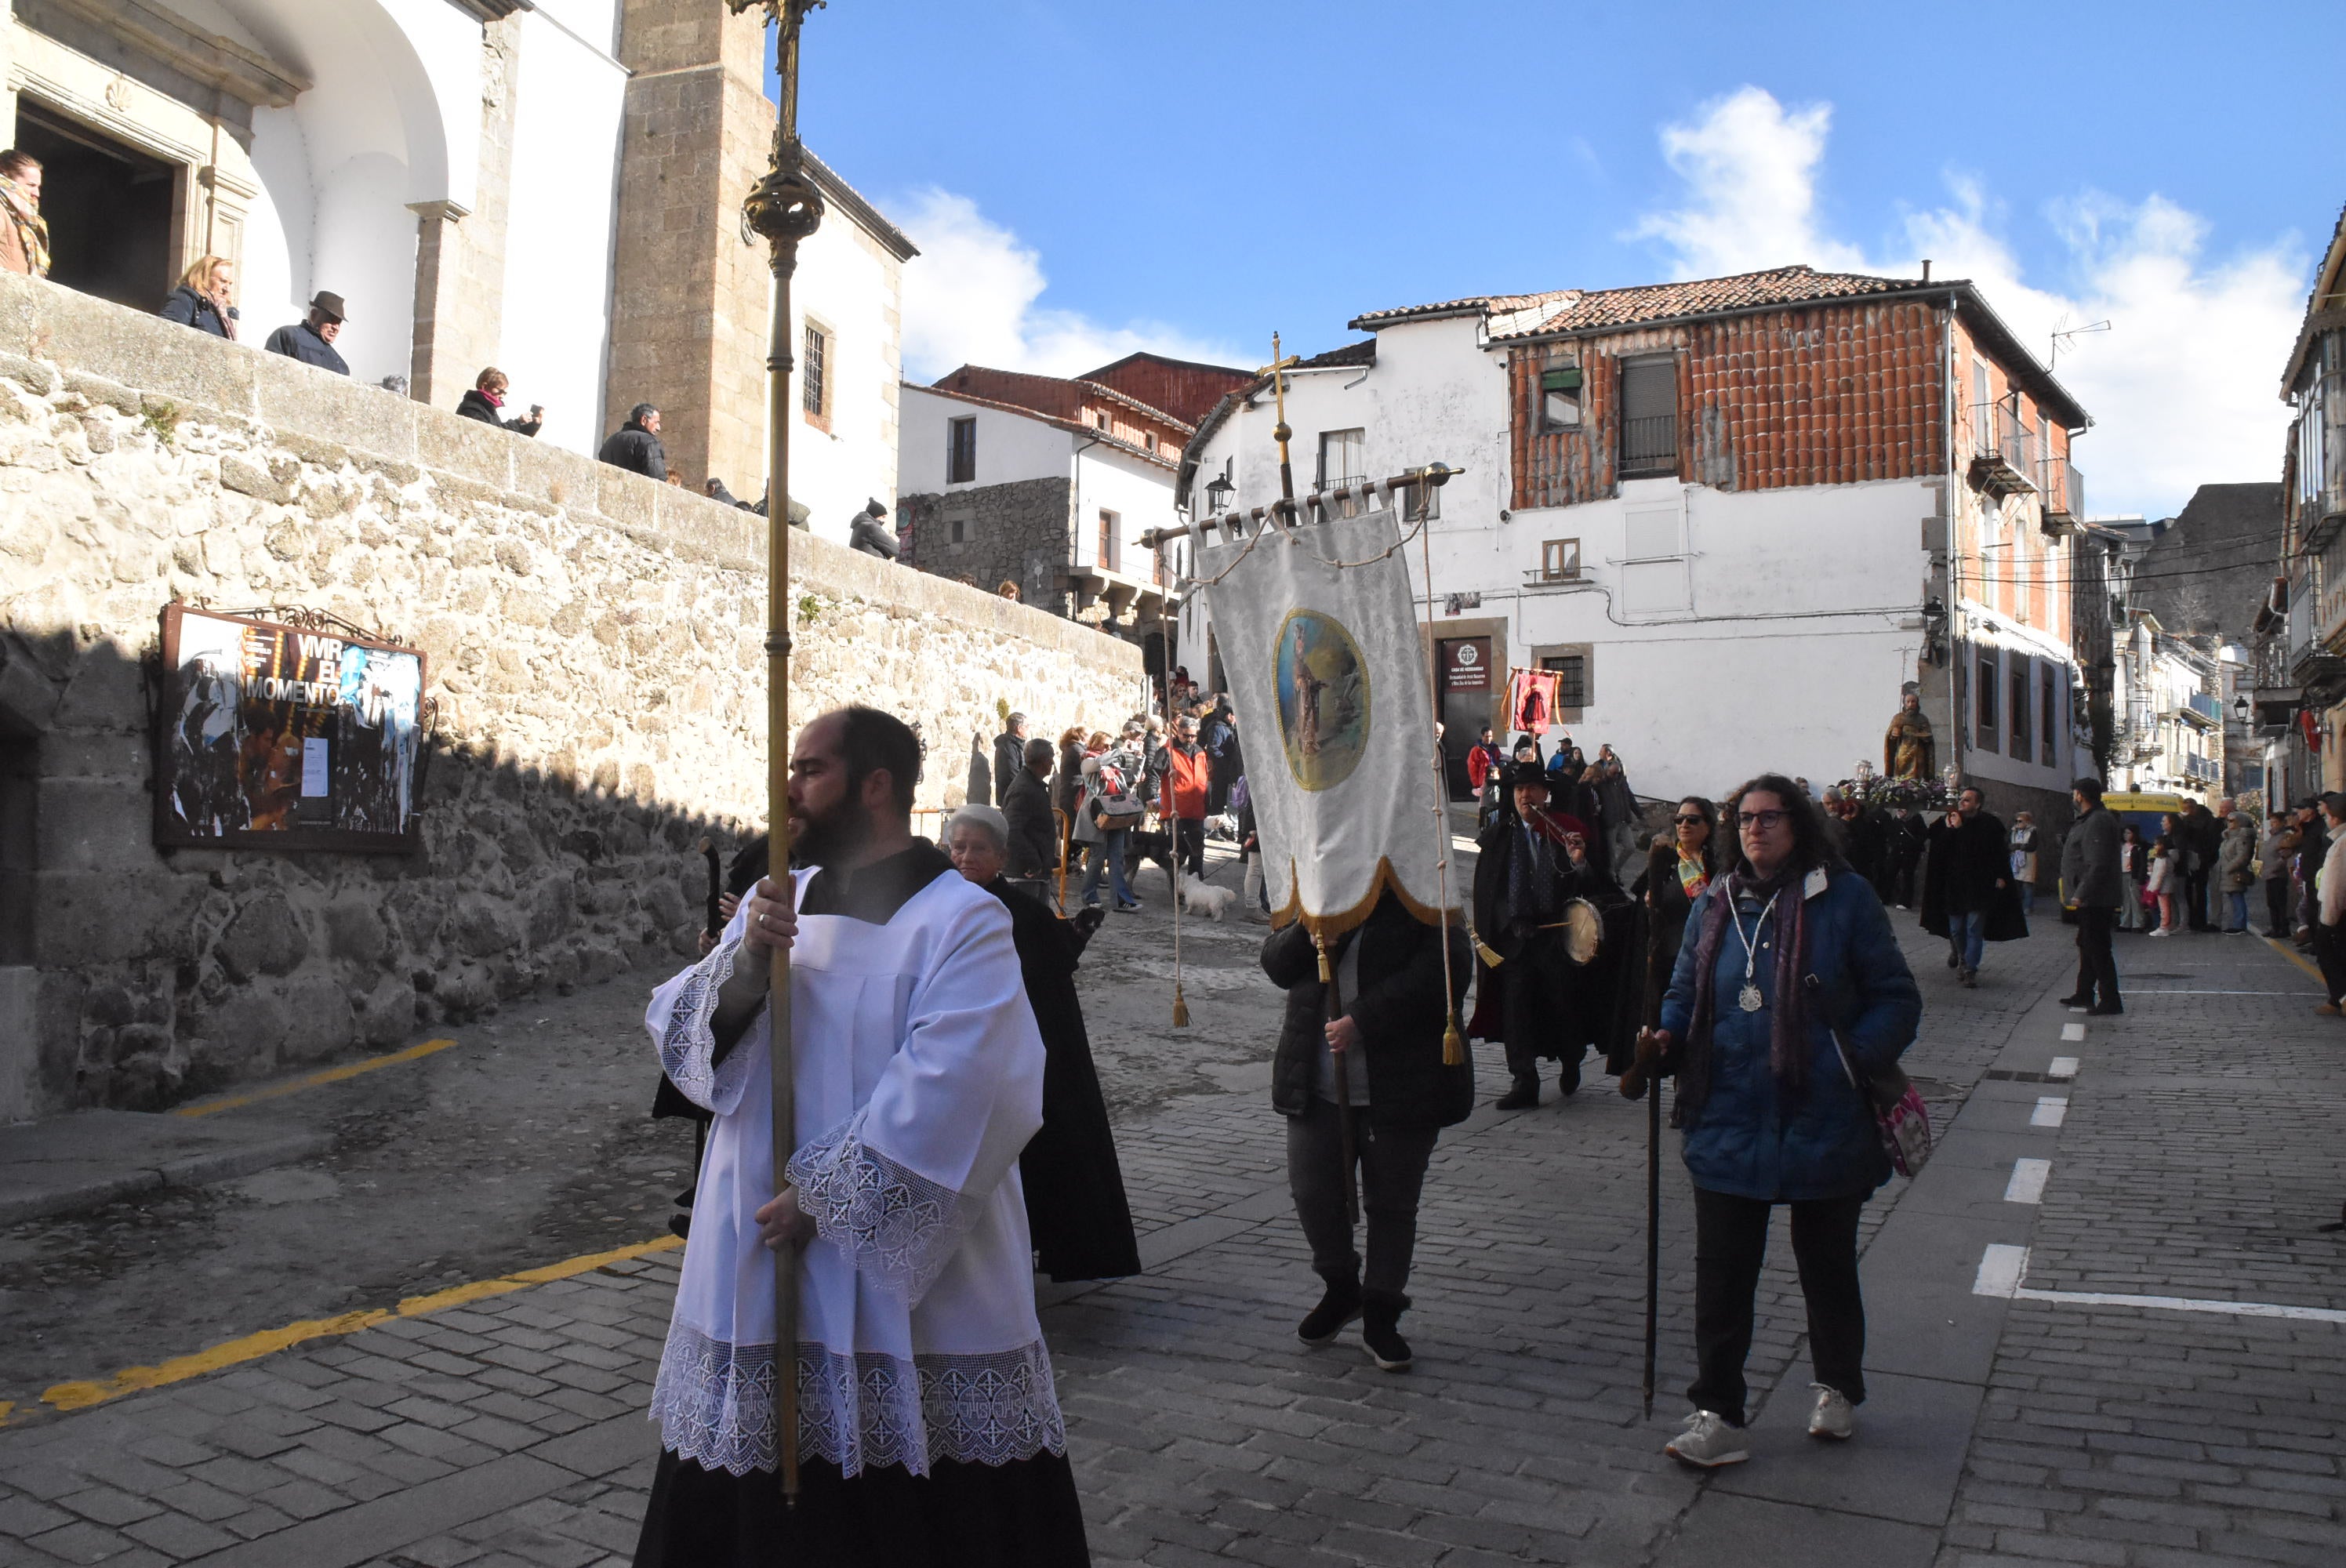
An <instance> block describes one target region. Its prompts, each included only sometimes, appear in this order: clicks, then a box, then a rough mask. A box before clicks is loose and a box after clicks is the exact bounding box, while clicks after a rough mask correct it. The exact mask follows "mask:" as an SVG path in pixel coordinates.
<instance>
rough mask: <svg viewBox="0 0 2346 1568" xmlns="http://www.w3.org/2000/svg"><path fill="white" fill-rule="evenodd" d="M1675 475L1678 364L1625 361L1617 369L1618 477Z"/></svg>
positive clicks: (1676, 464) (1674, 362)
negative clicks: (1618, 406)
mask: <svg viewBox="0 0 2346 1568" xmlns="http://www.w3.org/2000/svg"><path fill="white" fill-rule="evenodd" d="M1677 472H1678V361H1676V360H1630V361H1627V362H1625V363H1624V364H1623V365H1622V366H1621V477H1622V478H1624V479H1637V478H1639V477H1645V478H1653V477H1656V476H1658V475H1664V474H1672V473H1677Z"/></svg>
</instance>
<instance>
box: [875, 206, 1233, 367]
mask: <svg viewBox="0 0 2346 1568" xmlns="http://www.w3.org/2000/svg"><path fill="white" fill-rule="evenodd" d="M895 205H896V207H897V209H900V210H902V211H903V213H904V214H906V216H905V217H904V218H903V219H902V220H901V227H902V228H903V230H904V232H905V233H906V234H908V235H910V236H911V237H912V240H913V244H915V245H917V246H919V247H920V248H921V254H920V255H919V256H918V257H917V258H915V259H914V260H913V261H912V262H910V263H909V264H908V265H907V266H906V267H905V269H904V373H905V374H906V375H907V376H908V377H910V378H911V379H913V380H914V381H933V380H934V379H935V378H936V377H938V376H941V375H943V374H944V373H945V372H947V371H950V370H952V369H954V367H955V366H957V365H963V364H978V365H990V366H993V367H994V368H995V369H998V370H1010V371H1033V372H1038V373H1040V374H1044V375H1056V376H1065V375H1074V374H1076V373H1077V372H1083V371H1087V370H1091V369H1093V368H1095V367H1096V366H1099V365H1104V364H1107V362H1108V361H1111V360H1117V359H1121V358H1122V357H1123V356H1125V355H1126V354H1129V353H1132V352H1135V351H1138V350H1142V349H1149V350H1154V351H1157V352H1158V353H1162V354H1169V355H1172V356H1173V357H1175V358H1177V359H1185V360H1203V361H1212V362H1217V363H1221V364H1239V363H1241V362H1245V361H1242V359H1241V358H1240V356H1239V352H1238V351H1236V350H1233V349H1231V348H1230V347H1229V346H1228V345H1226V344H1222V343H1217V342H1209V341H1205V340H1202V339H1199V338H1195V337H1192V336H1190V335H1188V333H1185V332H1183V331H1180V330H1179V329H1178V328H1176V327H1171V326H1168V325H1166V324H1165V323H1163V322H1161V321H1147V320H1137V321H1127V322H1125V323H1123V324H1122V325H1120V326H1111V325H1109V324H1107V322H1104V321H1094V320H1092V319H1091V318H1090V317H1088V316H1086V315H1084V314H1083V313H1082V312H1080V311H1062V310H1056V309H1053V308H1051V307H1048V306H1041V305H1038V304H1037V303H1036V301H1037V300H1040V299H1041V298H1042V296H1043V291H1044V290H1045V287H1046V286H1047V284H1048V280H1047V279H1045V277H1044V275H1043V258H1042V256H1041V254H1040V253H1039V252H1037V251H1036V250H1035V249H1034V248H1033V247H1032V246H1029V245H1027V244H1025V243H1024V242H1023V241H1021V240H1020V239H1019V238H1018V236H1017V235H1015V234H1014V233H1012V232H1011V231H1010V230H1009V229H1005V228H1003V227H1002V226H1001V225H1000V224H998V223H995V222H994V221H993V220H992V219H988V218H987V217H986V216H985V215H984V213H983V212H980V211H979V210H978V208H977V203H976V202H974V201H972V200H971V199H969V198H968V197H965V196H956V195H954V193H953V192H951V191H947V190H938V189H935V188H930V189H927V190H921V191H916V192H914V193H913V195H912V197H911V198H909V199H907V200H905V201H903V202H900V203H897V204H895Z"/></svg>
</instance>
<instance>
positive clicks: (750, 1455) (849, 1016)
mask: <svg viewBox="0 0 2346 1568" xmlns="http://www.w3.org/2000/svg"><path fill="white" fill-rule="evenodd" d="M918 763H919V751H918V742H917V741H916V740H915V738H913V734H912V732H911V730H910V729H909V728H906V727H905V726H904V725H903V724H902V723H900V722H899V721H898V720H896V719H895V718H892V717H891V716H889V715H887V714H884V713H881V712H879V711H877V710H875V709H872V708H845V709H841V710H839V711H836V712H833V713H829V714H825V715H823V716H822V717H821V718H818V719H816V720H815V721H814V722H812V723H811V724H810V725H808V726H807V727H806V728H805V729H804V730H803V731H802V732H801V736H800V738H799V743H798V747H797V748H796V750H795V751H794V752H793V753H792V756H791V759H790V774H791V778H790V812H791V838H792V840H793V844H794V846H795V848H796V850H797V858H798V859H799V860H800V861H801V864H803V865H807V866H809V867H811V868H812V869H810V870H801V871H797V872H795V873H794V874H793V876H792V878H791V879H790V883H789V884H788V885H778V884H777V882H776V881H773V880H771V879H769V880H767V881H761V882H760V883H759V884H758V886H757V888H756V889H755V890H754V891H752V892H751V894H750V897H749V898H747V899H745V900H744V901H742V904H741V907H740V909H739V911H736V913H735V914H734V917H733V920H732V921H731V922H730V924H729V926H728V927H727V929H726V932H725V935H724V937H723V939H722V940H721V941H720V942H719V943H718V944H717V946H716V947H715V948H714V949H712V950H711V951H710V952H709V955H708V956H707V957H706V958H704V959H703V960H702V961H701V962H699V963H698V964H696V965H694V966H693V967H692V968H691V969H688V970H687V971H686V972H683V973H682V974H679V975H678V976H677V977H676V978H675V979H674V980H671V981H669V982H668V983H667V984H666V985H663V986H662V987H660V989H659V990H658V993H655V994H654V996H653V999H652V1003H651V1008H650V1011H649V1013H648V1015H647V1018H646V1023H647V1024H648V1027H649V1028H650V1030H651V1033H652V1038H653V1039H654V1040H655V1041H656V1042H657V1043H658V1048H659V1055H660V1064H661V1066H662V1069H663V1070H664V1071H665V1072H666V1073H667V1074H668V1077H669V1078H670V1080H672V1081H673V1082H674V1083H675V1084H676V1085H677V1087H678V1089H680V1090H682V1091H683V1092H684V1094H685V1095H687V1096H688V1098H690V1099H691V1100H693V1101H694V1102H695V1103H697V1104H699V1105H704V1106H706V1107H708V1108H709V1110H711V1111H713V1112H715V1113H716V1118H717V1119H716V1121H715V1123H714V1125H713V1126H712V1127H711V1129H710V1133H709V1148H708V1154H707V1157H706V1159H705V1161H704V1163H703V1165H702V1166H701V1170H700V1174H699V1190H698V1195H697V1196H696V1198H695V1201H694V1205H693V1223H692V1235H691V1239H690V1242H689V1244H688V1246H687V1247H686V1249H685V1257H684V1272H683V1278H682V1281H681V1283H680V1284H679V1285H678V1290H677V1301H676V1314H675V1319H674V1321H673V1323H672V1324H671V1326H670V1328H669V1330H668V1348H667V1350H666V1352H665V1354H664V1355H663V1356H662V1357H661V1359H660V1369H659V1379H658V1385H657V1388H656V1389H655V1390H654V1393H653V1396H652V1414H653V1417H654V1419H655V1420H658V1422H659V1423H660V1438H661V1447H662V1449H663V1453H662V1455H661V1460H660V1467H659V1471H658V1475H657V1476H656V1478H655V1481H654V1486H653V1495H652V1499H651V1502H650V1505H649V1508H648V1511H647V1513H646V1517H645V1521H644V1529H643V1535H642V1539H641V1541H640V1542H639V1543H638V1545H637V1557H636V1562H637V1564H638V1565H639V1568H671V1565H672V1568H682V1565H684V1564H687V1563H689V1564H692V1565H693V1568H705V1565H712V1564H713V1565H718V1568H722V1565H724V1564H728V1563H744V1564H746V1563H752V1562H756V1563H767V1562H789V1563H830V1562H838V1563H889V1564H891V1565H892V1568H894V1565H896V1564H904V1563H910V1564H916V1565H918V1564H926V1563H937V1564H940V1565H942V1564H944V1563H954V1564H956V1565H958V1564H964V1563H1002V1564H1005V1565H1008V1564H1018V1565H1021V1568H1025V1565H1030V1564H1050V1565H1054V1568H1056V1565H1057V1564H1061V1563H1067V1564H1075V1563H1087V1562H1088V1561H1089V1558H1088V1555H1087V1553H1086V1551H1085V1548H1084V1543H1083V1522H1082V1516H1081V1514H1080V1512H1078V1510H1077V1505H1076V1493H1075V1486H1074V1478H1073V1473H1072V1471H1070V1470H1069V1468H1068V1466H1067V1461H1066V1427H1065V1423H1064V1421H1063V1420H1062V1419H1061V1416H1060V1412H1059V1407H1058V1400H1057V1397H1056V1393H1055V1391H1054V1390H1053V1388H1052V1381H1051V1364H1050V1358H1049V1355H1048V1353H1047V1352H1046V1351H1045V1348H1044V1344H1043V1334H1042V1329H1041V1326H1040V1324H1039V1322H1038V1321H1037V1319H1036V1317H1035V1292H1034V1278H1033V1272H1032V1270H1033V1255H1032V1251H1031V1248H1030V1244H1029V1241H1028V1237H1027V1229H1026V1215H1025V1200H1024V1197H1023V1196H1022V1194H1021V1192H1020V1188H1019V1185H1018V1169H1017V1162H1018V1156H1019V1152H1020V1150H1021V1149H1023V1148H1024V1147H1025V1144H1026V1142H1027V1140H1028V1139H1029V1138H1030V1137H1031V1136H1032V1135H1034V1133H1035V1129H1036V1128H1037V1127H1038V1126H1040V1125H1041V1124H1042V1084H1043V1061H1044V1053H1043V1044H1042V1040H1041V1037H1040V1035H1039V1034H1038V1033H1036V1030H1035V1019H1034V1014H1033V1012H1032V1010H1031V1009H1030V1008H1029V1006H1028V1004H1027V1002H1026V998H1025V987H1024V983H1023V981H1022V977H1021V974H1020V971H1019V966H1018V957H1017V952H1016V950H1015V947H1014V946H1013V944H1012V940H1011V924H1010V918H1009V915H1008V913H1007V911H1005V909H1004V908H1003V906H1002V903H1001V901H999V900H997V899H995V898H994V897H993V896H991V895H990V894H988V893H986V892H985V891H984V890H983V889H981V888H977V887H974V886H972V885H971V884H970V883H969V882H968V881H965V880H964V879H963V878H962V877H961V876H960V875H959V874H957V873H956V872H955V871H954V869H953V866H952V864H951V862H950V861H949V860H947V859H946V858H945V856H944V854H943V851H941V850H938V849H937V848H936V847H935V846H934V845H933V844H931V843H929V842H928V841H927V840H922V839H915V838H913V836H912V832H911V827H910V809H911V806H912V792H913V779H914V777H915V774H916V771H917V768H918ZM775 947H787V948H788V949H789V950H790V1007H791V1025H792V1029H791V1033H792V1035H793V1038H794V1044H793V1052H792V1055H793V1059H794V1080H795V1084H796V1086H797V1095H798V1099H797V1122H796V1130H795V1142H796V1145H797V1146H796V1148H795V1149H794V1151H793V1152H792V1153H791V1155H790V1160H789V1162H788V1172H787V1174H788V1180H789V1185H788V1186H783V1187H781V1188H780V1192H779V1194H777V1191H776V1184H775V1180H774V1159H773V1147H772V1137H771V1135H770V1118H769V1115H768V1111H769V1102H770V1095H771V1079H770V1056H769V1051H768V1045H769V1035H768V1027H769V1020H770V1017H771V1013H770V1009H769V1008H768V1006H767V985H768V971H769V952H770V949H772V948H775ZM761 1241H762V1242H763V1245H760V1242H761ZM786 1245H787V1246H792V1247H803V1249H804V1250H803V1252H802V1254H801V1267H800V1270H799V1279H800V1300H801V1328H800V1338H799V1344H798V1347H797V1376H798V1380H799V1389H800V1392H801V1419H800V1426H799V1434H798V1435H799V1451H800V1454H801V1461H802V1472H803V1479H802V1492H801V1505H800V1506H799V1507H798V1508H797V1509H795V1510H791V1511H790V1512H787V1513H785V1512H781V1511H780V1509H779V1508H778V1507H777V1505H776V1494H777V1491H778V1489H777V1486H776V1483H775V1480H774V1477H773V1475H772V1473H771V1472H772V1471H773V1470H774V1468H775V1466H776V1464H777V1458H776V1453H777V1451H776V1447H775V1436H774V1383H773V1377H774V1364H775V1356H774V1260H773V1253H772V1251H770V1248H778V1247H782V1246H786ZM760 1472H764V1473H760Z"/></svg>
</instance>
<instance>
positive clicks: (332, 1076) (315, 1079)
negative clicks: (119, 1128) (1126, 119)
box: [171, 1040, 455, 1116]
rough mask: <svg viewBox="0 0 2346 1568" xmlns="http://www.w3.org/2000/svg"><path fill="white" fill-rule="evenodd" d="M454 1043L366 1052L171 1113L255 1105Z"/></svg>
mask: <svg viewBox="0 0 2346 1568" xmlns="http://www.w3.org/2000/svg"><path fill="white" fill-rule="evenodd" d="M454 1044H455V1042H454V1040H426V1041H425V1042H424V1043H423V1044H421V1045H410V1046H409V1047H407V1049H405V1050H404V1051H393V1053H392V1054H389V1055H388V1056H370V1057H368V1058H367V1059H366V1060H365V1061H363V1062H346V1063H344V1064H342V1065H341V1066H339V1067H329V1068H327V1069H326V1070H325V1071H324V1072H322V1073H312V1074H310V1075H309V1076H308V1077H306V1078H296V1079H294V1080H293V1081H292V1082H291V1083H290V1084H271V1085H270V1087H268V1088H266V1089H255V1090H254V1091H252V1093H250V1094H249V1095H221V1096H220V1097H219V1098H218V1099H216V1100H199V1101H197V1102H196V1103H195V1104H194V1105H181V1106H179V1108H178V1109H177V1110H175V1111H173V1112H172V1113H171V1115H175V1116H209V1115H211V1114H212V1113H213V1112H214V1111H233V1110H235V1109H236V1108H237V1107H238V1106H240V1105H259V1104H260V1102H261V1101H263V1100H274V1099H277V1098H279V1097H280V1096H281V1095H294V1094H299V1093H300V1092H301V1091H302V1090H304V1089H314V1088H316V1087H318V1085H320V1084H339V1083H341V1082H342V1080H343V1079H345V1078H355V1077H357V1076H358V1075H359V1074H362V1073H372V1072H374V1071H376V1070H377V1069H378V1068H382V1067H396V1066H398V1065H399V1064H401V1063H402V1062H413V1061H416V1060H418V1059H420V1058H422V1057H425V1056H429V1055H431V1054H433V1052H435V1051H445V1050H446V1049H448V1047H449V1046H451V1045H454Z"/></svg>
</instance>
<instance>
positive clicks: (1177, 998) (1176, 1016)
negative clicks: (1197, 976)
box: [1173, 980, 1189, 1029]
mask: <svg viewBox="0 0 2346 1568" xmlns="http://www.w3.org/2000/svg"><path fill="white" fill-rule="evenodd" d="M1173 1027H1174V1028H1176V1029H1187V1028H1188V1027H1189V1004H1188V1003H1187V1002H1185V1001H1183V1000H1182V998H1181V983H1180V982H1179V981H1178V980H1177V981H1175V982H1174V983H1173Z"/></svg>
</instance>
